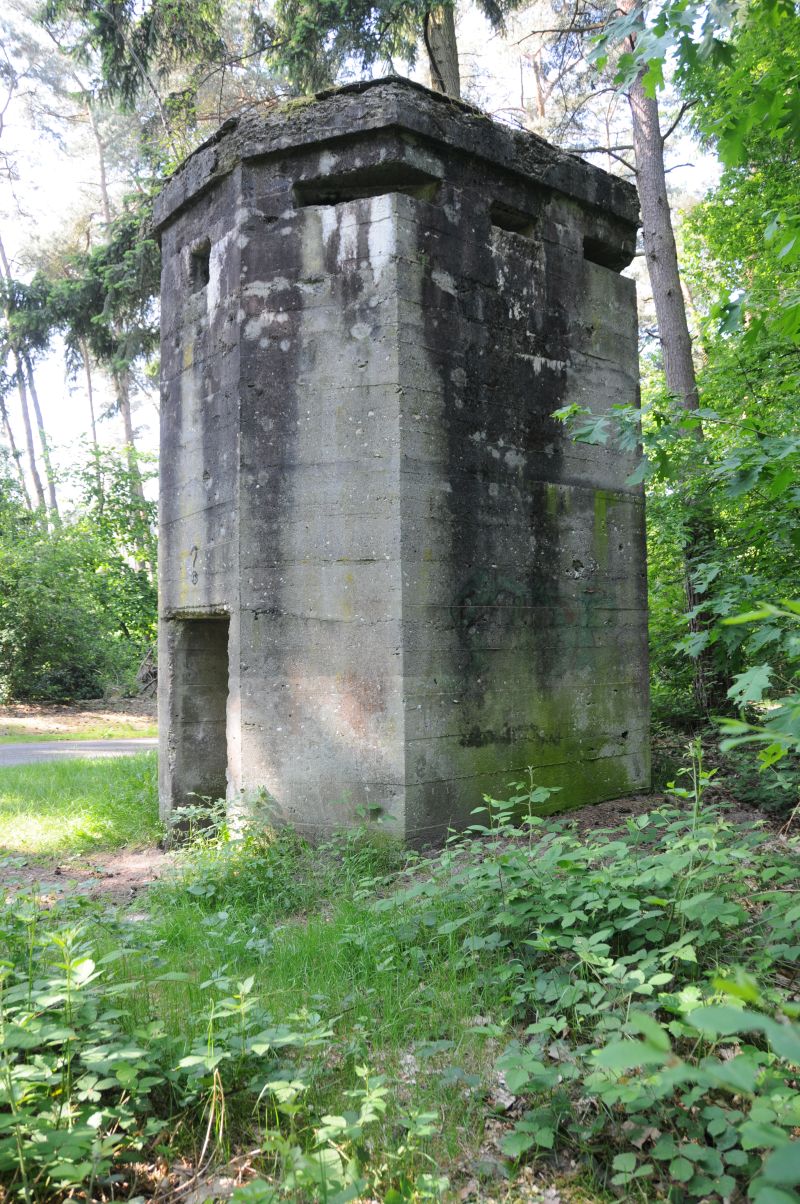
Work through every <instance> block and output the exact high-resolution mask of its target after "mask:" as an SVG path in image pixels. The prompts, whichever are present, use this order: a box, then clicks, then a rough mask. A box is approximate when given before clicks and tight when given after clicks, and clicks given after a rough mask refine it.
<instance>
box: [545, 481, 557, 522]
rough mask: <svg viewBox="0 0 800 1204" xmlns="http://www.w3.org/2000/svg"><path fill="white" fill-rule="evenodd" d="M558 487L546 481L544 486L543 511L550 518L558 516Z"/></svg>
mask: <svg viewBox="0 0 800 1204" xmlns="http://www.w3.org/2000/svg"><path fill="white" fill-rule="evenodd" d="M558 492H559V491H558V486H557V485H554V484H553V482H552V481H546V482H545V486H544V496H545V509H546V510H547V513H548V514H549V516H550V518H555V517H556V515H557V514H558Z"/></svg>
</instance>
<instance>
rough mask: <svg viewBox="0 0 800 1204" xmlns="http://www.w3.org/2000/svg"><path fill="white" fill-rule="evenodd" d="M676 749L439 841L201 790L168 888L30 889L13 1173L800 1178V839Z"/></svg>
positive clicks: (601, 1184) (146, 1194) (415, 1194)
mask: <svg viewBox="0 0 800 1204" xmlns="http://www.w3.org/2000/svg"><path fill="white" fill-rule="evenodd" d="M121 764H124V763H121ZM138 772H139V770H138V769H137V770H135V771H134V776H136V774H137V773H138ZM678 781H679V785H677V786H675V787H674V788H673V790H672V792H671V794H670V795H669V796H668V798H667V799H666V801H665V802H664V803H663V804H662V805H661V806H656V807H654V809H653V810H651V811H649V812H646V813H643V814H639V815H637V816H635V817H633V816H631V817H629V818H628V820H627V822H624V823H622V824H621V826H619V827H618V828H617V829H616V830H614V831H611V832H591V831H590V832H589V833H585V832H584V834H583V835H581V834H580V832H579V830H578V828H577V827H576V825H575V823H574V820H573V818H572V817H570V816H569V815H565V816H562V817H555V818H548V819H546V820H542V819H540V818H539V817H538V816H537V815H536V810H537V807H538V806H540V805H541V803H542V802H543V801H545V802H546V801H547V800H543V798H542V794H543V792H542V791H541V790H540V789H537V787H536V786H535V784H532V783H524V784H522V785H520V786H517V787H515V788H514V789H513V791H512V798H511V800H510V801H507V802H502V801H495V800H487V802H486V805H485V809H484V810H483V811H482V812H481V813H478V814H476V816H475V821H476V822H475V826H474V827H473V829H472V830H471V831H470V832H468V833H466V834H464V835H463V836H461V837H459V838H457V839H455V840H453V841H451V842H450V843H449V844H448V845H447V847H446V848H445V849H444V850H442V851H441V852H439V853H438V854H435V855H419V854H409V853H407V852H404V851H403V850H401V849H400V848H399V847H398V846H397V845H396V844H394V843H393V842H392V841H391V840H390V839H388V838H387V837H386V836H384V835H383V834H382V833H381V831H380V829H372V828H363V829H361V830H358V831H355V832H349V833H347V834H343V835H341V836H337V837H335V838H334V839H333V840H331V841H330V842H329V843H328V844H327V845H325V846H324V847H323V848H315V849H311V848H310V847H309V846H308V845H306V844H305V843H304V842H303V841H301V840H300V839H299V838H297V837H296V836H293V835H291V834H289V833H285V832H284V833H281V834H275V833H274V832H272V831H271V830H270V829H269V828H268V827H265V826H264V825H263V824H262V823H254V824H253V825H251V826H250V827H248V828H246V829H245V831H244V832H239V833H238V834H234V833H232V832H231V831H230V830H229V828H228V826H227V824H226V822H225V819H224V817H223V816H222V815H221V813H219V812H217V811H214V809H211V810H210V811H209V810H208V809H206V808H198V810H197V812H195V813H194V814H193V815H192V817H191V823H190V824H189V829H190V831H189V843H188V847H187V848H186V849H185V851H184V852H183V853H182V854H181V855H180V857H179V859H178V865H177V868H176V871H175V873H174V875H173V876H172V877H170V878H169V879H168V880H166V881H163V882H162V883H161V884H159V885H157V886H155V887H153V888H152V889H151V891H150V893H149V895H148V902H147V905H146V910H142V905H141V903H137V905H136V906H137V910H136V911H131V910H130V909H125V908H109V907H108V906H107V905H104V904H102V903H99V902H92V901H90V900H88V899H85V898H73V899H68V900H64V901H62V902H60V903H58V904H50V905H47V902H46V901H44V900H43V899H42V897H41V895H39V894H37V893H36V892H29V893H27V894H25V895H21V894H16V895H15V896H14V897H13V898H12V897H9V898H8V899H7V900H6V902H5V904H4V907H3V910H2V913H0V914H1V918H0V928H1V930H2V936H0V947H2V949H3V954H2V965H1V968H0V981H1V983H2V988H1V991H0V1025H2V1030H3V1042H2V1051H1V1052H0V1176H1V1177H2V1182H3V1183H4V1184H5V1191H6V1193H7V1197H8V1198H9V1199H13V1198H22V1199H25V1198H27V1199H31V1200H40V1199H41V1200H49V1199H63V1198H67V1197H69V1198H73V1199H85V1200H103V1199H111V1198H118V1199H121V1198H130V1197H136V1198H138V1199H150V1198H152V1197H153V1196H154V1195H155V1196H162V1195H163V1196H164V1197H167V1196H169V1194H170V1192H172V1191H175V1190H176V1184H177V1185H178V1186H179V1187H180V1189H181V1190H180V1191H179V1193H178V1195H179V1197H180V1194H181V1192H183V1193H184V1194H185V1192H186V1191H188V1190H189V1189H190V1188H191V1190H192V1191H193V1192H194V1193H198V1192H199V1194H196V1195H195V1197H194V1198H197V1199H202V1198H203V1196H204V1188H203V1184H205V1183H208V1184H209V1186H208V1189H207V1191H206V1193H205V1194H207V1195H208V1196H209V1197H211V1196H214V1195H215V1194H216V1191H217V1189H215V1188H214V1187H213V1185H212V1184H211V1176H212V1172H213V1171H214V1170H215V1168H217V1169H218V1168H226V1170H227V1173H228V1174H229V1176H230V1177H231V1178H232V1179H233V1180H234V1181H238V1182H239V1184H240V1185H239V1186H238V1187H237V1188H236V1189H235V1200H236V1201H237V1204H245V1202H246V1201H251V1202H255V1204H258V1202H266V1201H279V1200H293V1201H306V1200H307V1201H316V1200H319V1201H327V1202H328V1204H332V1202H333V1201H340V1202H344V1201H347V1200H357V1199H365V1200H367V1199H368V1200H381V1201H385V1202H386V1204H397V1202H398V1201H404V1200H406V1201H418V1200H426V1199H428V1200H457V1199H469V1198H473V1199H477V1200H484V1201H486V1200H490V1199H492V1200H504V1199H508V1200H514V1199H523V1198H535V1197H534V1196H530V1195H529V1196H528V1197H526V1196H524V1195H522V1194H516V1195H515V1192H518V1189H517V1188H515V1187H514V1182H515V1180H516V1179H517V1178H518V1176H519V1175H520V1174H521V1173H522V1174H523V1175H524V1176H525V1177H527V1179H528V1181H530V1178H531V1176H533V1177H534V1178H535V1181H536V1183H537V1184H539V1185H540V1186H541V1185H546V1184H548V1183H553V1182H555V1183H556V1184H557V1186H558V1190H559V1192H560V1193H561V1198H562V1199H563V1200H574V1201H579V1200H580V1201H602V1200H613V1199H625V1200H637V1199H638V1200H642V1201H651V1200H664V1201H667V1200H669V1201H675V1202H676V1204H677V1202H679V1201H693V1200H737V1199H738V1200H752V1201H754V1202H755V1204H786V1202H787V1201H789V1202H790V1201H793V1200H797V1198H798V1196H797V1190H796V1189H797V1184H798V1182H799V1181H800V1166H799V1165H798V1152H799V1151H800V1146H799V1145H798V1143H797V1141H796V1140H795V1136H796V1133H797V1129H798V1127H800V1090H798V1075H799V1074H800V1069H799V1068H800V1025H799V1024H798V1015H799V1014H800V1007H799V1006H798V992H797V978H796V972H797V961H798V956H799V955H800V938H798V931H799V930H800V904H799V903H798V894H797V890H796V883H797V855H796V854H797V849H796V846H795V845H793V843H792V841H791V839H787V838H785V837H783V838H780V837H778V836H777V835H776V834H775V831H774V829H768V828H762V827H759V826H758V825H755V826H754V825H753V824H752V823H749V824H746V825H743V824H740V823H738V824H737V823H734V822H732V821H731V820H730V819H728V818H727V813H726V809H725V806H724V804H715V803H711V802H708V801H707V797H706V791H707V788H708V786H709V785H710V781H709V775H708V774H707V773H706V772H705V770H704V769H703V766H702V764H701V762H700V761H699V758H698V754H697V752H695V760H694V763H693V767H692V769H691V771H690V773H689V775H688V777H686V778H683V779H678ZM680 783H683V784H680ZM544 793H545V794H546V793H547V792H544ZM550 801H552V800H550ZM151 816H153V812H152V811H151ZM181 1167H184V1168H185V1167H189V1168H191V1170H190V1171H186V1170H184V1172H183V1178H182V1179H180V1178H178V1179H176V1175H177V1174H179V1169H180V1168H181ZM187 1175H188V1176H189V1177H188V1178H187ZM228 1190H230V1188H229V1189H228Z"/></svg>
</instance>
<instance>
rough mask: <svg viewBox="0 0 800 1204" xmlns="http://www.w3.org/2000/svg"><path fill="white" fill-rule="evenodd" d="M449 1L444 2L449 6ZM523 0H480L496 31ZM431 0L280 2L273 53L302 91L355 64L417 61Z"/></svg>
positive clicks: (367, 66)
mask: <svg viewBox="0 0 800 1204" xmlns="http://www.w3.org/2000/svg"><path fill="white" fill-rule="evenodd" d="M449 3H450V0H445V5H443V7H446V6H448V4H449ZM519 4H520V0H478V8H479V9H480V10H481V12H482V13H483V14H484V16H485V17H486V18H487V20H488V21H489V22H490V24H491V25H492V26H493V28H494V29H496V30H502V28H503V23H504V18H505V16H506V14H507V13H509V12H512V11H513V10H514V9H515V8H518V7H519ZM431 7H432V6H431V4H430V3H428V0H378V2H377V3H375V2H373V0H322V3H315V4H309V3H308V2H307V0H278V3H277V4H276V6H275V16H276V22H275V28H274V31H273V34H272V41H271V45H270V48H269V56H270V59H271V61H272V62H273V64H274V65H275V67H276V68H277V69H279V70H280V71H282V72H283V73H284V74H285V76H286V78H287V79H288V81H289V82H290V83H291V84H292V85H293V86H295V87H298V88H299V89H300V90H301V91H305V92H314V91H316V90H318V89H319V88H322V87H326V86H330V85H331V84H332V83H334V82H335V81H336V80H337V78H339V77H340V75H341V74H342V72H343V71H344V70H349V71H352V69H353V66H355V67H356V68H357V70H358V71H359V72H360V73H366V72H369V70H370V68H371V67H373V66H374V64H375V63H378V62H380V63H388V64H389V65H390V66H391V65H393V62H394V60H396V59H400V60H401V61H403V62H407V63H412V64H413V63H414V61H415V59H416V56H417V51H418V47H419V45H420V42H421V41H422V36H423V35H422V31H423V25H424V21H425V16H426V14H427V13H428V12H429V11H430V9H431ZM433 7H435V6H433Z"/></svg>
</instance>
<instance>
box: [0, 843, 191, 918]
mask: <svg viewBox="0 0 800 1204" xmlns="http://www.w3.org/2000/svg"><path fill="white" fill-rule="evenodd" d="M172 862H173V858H172V855H171V854H170V853H165V852H164V851H163V849H158V848H155V847H153V848H146V849H120V850H119V851H118V852H116V853H93V854H92V855H91V856H87V857H81V858H74V859H70V860H69V861H63V862H60V863H58V864H54V863H53V862H52V861H50V862H36V861H34V860H32V859H30V860H29V859H27V858H25V857H8V858H6V859H3V858H0V891H2V892H3V893H4V894H7V895H15V894H16V893H17V892H18V891H25V892H26V893H27V892H28V891H35V892H36V894H37V895H38V896H39V897H40V900H41V902H42V903H43V904H45V905H47V904H48V903H54V902H56V901H57V900H58V899H61V898H64V897H66V896H75V895H84V896H86V897H88V898H90V899H104V900H106V901H107V902H109V903H115V904H130V903H132V902H133V901H134V900H135V899H136V896H137V895H138V894H139V892H140V891H142V890H145V889H146V888H147V887H148V886H151V885H152V884H153V883H154V882H158V880H159V878H161V877H162V876H163V875H164V873H165V872H166V870H168V869H169V868H170V866H171V865H172Z"/></svg>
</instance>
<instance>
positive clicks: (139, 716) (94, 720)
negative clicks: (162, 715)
mask: <svg viewBox="0 0 800 1204" xmlns="http://www.w3.org/2000/svg"><path fill="white" fill-rule="evenodd" d="M156 710H157V708H156V701H155V699H154V698H121V699H119V700H117V701H109V700H106V699H102V698H101V699H96V700H94V701H88V702H79V703H54V702H43V703H31V702H15V703H11V704H10V705H9V706H0V738H5V739H9V738H12V739H13V737H15V736H16V737H23V738H26V739H30V738H31V737H33V738H35V737H37V736H41V737H47V738H49V739H51V740H52V739H53V738H54V737H56V738H58V739H63V740H69V739H72V740H80V739H81V738H89V739H91V738H93V737H94V738H95V739H98V740H100V739H103V738H104V737H122V736H132V737H135V736H139V735H141V736H150V735H152V732H153V728H154V726H155V723H156Z"/></svg>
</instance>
